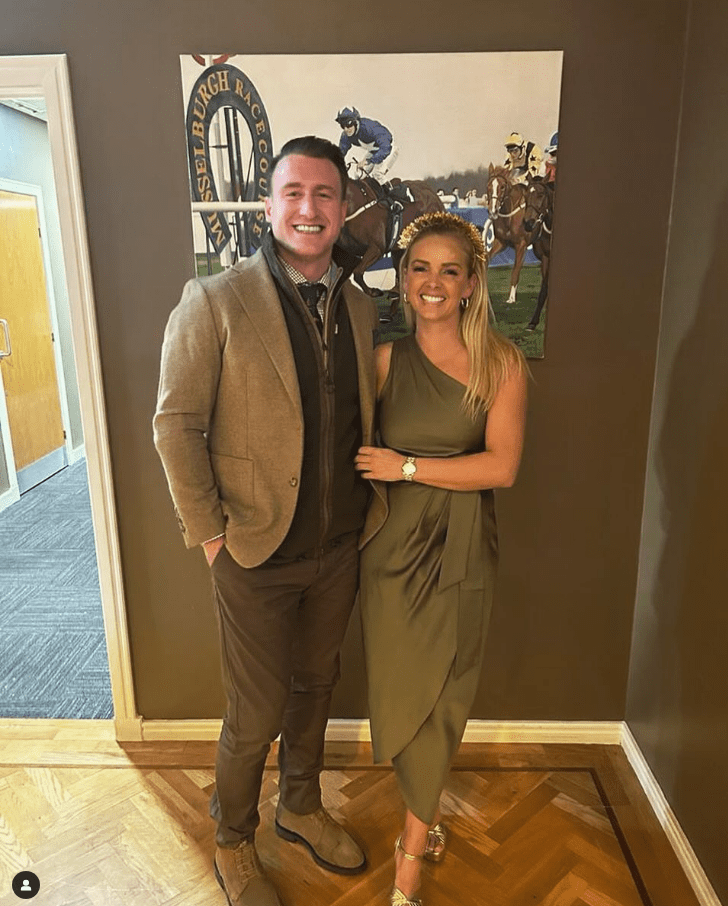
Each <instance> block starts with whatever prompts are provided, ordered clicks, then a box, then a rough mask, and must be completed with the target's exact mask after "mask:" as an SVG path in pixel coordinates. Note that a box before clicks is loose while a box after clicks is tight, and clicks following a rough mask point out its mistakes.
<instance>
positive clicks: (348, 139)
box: [336, 107, 399, 183]
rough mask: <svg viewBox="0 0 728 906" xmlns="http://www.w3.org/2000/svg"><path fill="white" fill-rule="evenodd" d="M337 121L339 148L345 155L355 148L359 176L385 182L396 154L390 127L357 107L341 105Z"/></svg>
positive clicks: (397, 149)
mask: <svg viewBox="0 0 728 906" xmlns="http://www.w3.org/2000/svg"><path fill="white" fill-rule="evenodd" d="M336 122H337V123H338V124H339V125H340V126H341V137H340V138H339V148H340V149H341V153H342V154H343V155H344V157H346V155H347V153H348V152H349V151H350V150H351V149H352V148H355V149H356V151H357V152H358V154H357V156H358V158H359V159H358V160H357V162H356V163H357V167H358V169H359V170H360V171H361V174H362V176H364V175H366V176H371V177H373V178H374V179H376V180H377V182H380V183H381V182H384V178H385V177H386V175H387V173H388V172H389V170H390V169H391V167H392V164H393V163H394V162H395V160H396V159H397V155H398V154H399V148H398V147H397V146H396V145H395V144H394V142H393V141H392V133H391V132H390V131H389V129H387V127H386V126H383V125H382V124H381V123H379V122H377V120H370V119H367V117H365V116H361V115H360V113H359V111H358V110H357V109H356V107H344V109H343V110H340V111H339V113H338V114H337V116H336Z"/></svg>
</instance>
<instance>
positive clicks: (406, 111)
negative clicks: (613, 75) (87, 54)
mask: <svg viewBox="0 0 728 906" xmlns="http://www.w3.org/2000/svg"><path fill="white" fill-rule="evenodd" d="M562 56H563V55H562V52H561V51H536V52H513V53H510V52H509V53H446V54H440V53H422V54H320V55H311V54H306V55H277V54H273V55H247V54H240V55H230V54H223V55H203V54H189V55H184V56H182V57H181V58H180V59H181V68H182V88H183V101H184V115H185V123H186V137H187V151H188V161H189V173H190V193H191V201H192V226H193V235H194V250H195V263H196V268H197V273H198V274H208V273H213V272H216V271H219V270H221V269H222V268H225V267H228V266H230V265H232V264H234V263H235V262H236V261H237V260H239V259H240V258H242V257H247V256H249V255H252V254H254V253H255V251H256V250H257V248H258V246H259V245H260V242H261V239H262V236H263V233H264V231H265V229H266V228H267V225H266V220H265V212H264V199H265V197H266V196H267V195H268V194H269V190H270V170H271V165H272V162H273V158H274V156H275V155H276V154H277V153H278V151H279V150H280V148H281V147H282V146H283V144H285V142H286V141H288V139H290V138H293V137H294V136H299V135H318V136H321V137H323V138H328V139H330V140H331V141H332V142H334V143H335V144H337V145H338V146H339V147H340V148H341V150H342V152H343V153H344V155H345V159H346V163H347V167H348V172H349V177H350V179H349V188H348V192H347V201H348V213H347V220H346V224H345V227H344V231H343V233H342V236H341V238H340V242H342V243H343V244H345V245H346V246H347V247H348V248H349V250H350V251H351V252H353V253H354V254H355V255H356V258H357V260H358V261H359V264H358V265H357V267H356V269H355V271H354V274H353V277H352V279H354V280H355V281H356V282H357V283H358V284H359V286H360V287H361V288H362V289H364V291H365V292H367V293H369V294H370V295H372V296H374V297H375V298H376V300H377V304H378V306H379V313H380V319H381V322H382V324H381V334H382V337H383V339H385V340H386V339H392V338H394V337H396V336H398V335H401V334H402V333H403V332H405V331H406V330H407V328H406V326H405V324H404V318H403V315H402V310H401V305H400V302H399V294H398V280H397V275H396V268H395V262H396V258H397V255H396V251H397V249H396V243H397V239H398V236H399V234H400V233H401V231H402V229H403V228H404V227H405V226H407V224H408V223H409V222H411V221H412V220H413V219H414V218H415V217H417V216H418V215H420V214H422V213H425V212H427V211H432V210H448V211H452V212H453V213H455V214H457V215H458V216H459V217H462V218H464V219H465V220H468V221H469V222H471V223H473V224H475V226H476V227H477V228H478V230H481V231H482V233H483V239H484V242H485V247H486V251H487V258H488V288H489V293H490V298H491V304H492V308H493V317H494V319H495V321H496V323H497V325H498V327H499V328H500V330H501V331H502V332H503V333H505V334H506V335H507V336H509V337H511V339H513V340H514V341H515V342H516V343H518V344H519V346H520V347H521V348H522V349H523V351H524V353H525V354H526V355H527V356H528V357H529V358H542V357H543V355H544V335H545V324H546V313H547V307H548V304H558V299H557V298H556V299H554V298H552V297H551V294H550V293H549V265H550V261H551V245H552V229H553V221H554V208H555V197H554V196H555V188H556V169H557V151H558V134H559V125H558V123H559V97H560V93H561V68H562ZM303 85H305V86H306V89H305V96H303V94H302V92H301V90H300V86H303ZM393 253H394V261H393Z"/></svg>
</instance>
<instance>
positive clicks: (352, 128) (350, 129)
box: [344, 120, 356, 138]
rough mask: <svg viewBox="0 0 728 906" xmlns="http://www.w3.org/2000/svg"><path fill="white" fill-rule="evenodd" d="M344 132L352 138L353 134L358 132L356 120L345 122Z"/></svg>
mask: <svg viewBox="0 0 728 906" xmlns="http://www.w3.org/2000/svg"><path fill="white" fill-rule="evenodd" d="M344 132H345V133H346V134H347V135H348V136H349V138H351V137H352V135H353V134H354V133H355V132H356V121H355V120H349V121H348V122H346V123H344Z"/></svg>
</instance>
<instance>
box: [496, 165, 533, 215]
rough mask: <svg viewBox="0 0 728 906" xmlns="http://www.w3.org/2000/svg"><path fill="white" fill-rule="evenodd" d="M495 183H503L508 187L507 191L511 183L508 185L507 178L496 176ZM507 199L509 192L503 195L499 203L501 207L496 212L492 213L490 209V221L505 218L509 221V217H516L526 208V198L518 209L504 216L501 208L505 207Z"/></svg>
mask: <svg viewBox="0 0 728 906" xmlns="http://www.w3.org/2000/svg"><path fill="white" fill-rule="evenodd" d="M493 181H494V182H498V181H503V183H504V184H505V186H506V190H507V189H508V185H509V183H508V180H507V179H506V177H505V176H494V177H493ZM507 197H508V192H507V191H505V192H504V193H503V198H502V199H501V201H500V203H499V205H498V208H497V209H496V210H495V211H490V209H489V213H490V219H491V220H494V219H495V218H496V217H499V218H503V219H504V220H505V219H507V218H509V217H513V216H514V215H516V214H517V213H518V212H519V211H521V210H523V208H525V207H526V199H525V198H524V199H523V201H522V202H521V203H520V204H519V205H518V207H517V208H514V209H513V210H512V211H509V212H508V213H507V214H504V213H503V212H502V211H501V208H502V207H503V205H504V203H505V200H506V198H507Z"/></svg>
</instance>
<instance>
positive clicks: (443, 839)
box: [424, 821, 447, 862]
mask: <svg viewBox="0 0 728 906" xmlns="http://www.w3.org/2000/svg"><path fill="white" fill-rule="evenodd" d="M446 846H447V831H446V830H445V825H444V824H443V823H442V821H438V822H437V824H436V825H435V826H434V827H431V828H430V829H429V830H428V831H427V843H426V844H425V852H424V857H425V859H427V861H428V862H442V860H443V859H444V858H445V847H446Z"/></svg>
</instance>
